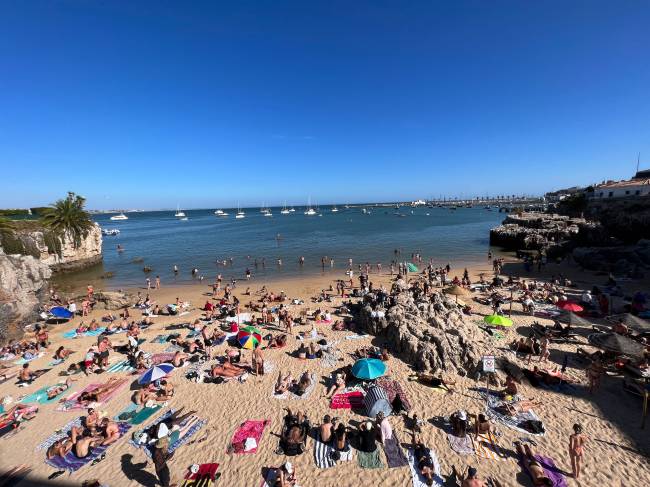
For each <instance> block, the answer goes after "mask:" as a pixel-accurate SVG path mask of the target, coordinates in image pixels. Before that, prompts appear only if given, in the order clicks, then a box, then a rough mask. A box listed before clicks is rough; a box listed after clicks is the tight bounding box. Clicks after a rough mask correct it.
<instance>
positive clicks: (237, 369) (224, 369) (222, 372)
mask: <svg viewBox="0 0 650 487" xmlns="http://www.w3.org/2000/svg"><path fill="white" fill-rule="evenodd" d="M245 373H246V368H245V367H244V366H241V365H233V364H231V363H230V362H224V364H223V365H215V366H214V367H212V370H210V375H211V376H212V377H239V376H241V375H244V374H245Z"/></svg>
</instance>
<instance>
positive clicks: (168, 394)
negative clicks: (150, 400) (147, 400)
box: [156, 379, 174, 402]
mask: <svg viewBox="0 0 650 487" xmlns="http://www.w3.org/2000/svg"><path fill="white" fill-rule="evenodd" d="M172 397H174V385H173V384H172V383H171V382H170V381H169V380H165V379H163V380H161V381H160V389H159V390H158V391H157V392H156V401H159V402H164V401H169V400H170V399H171V398H172Z"/></svg>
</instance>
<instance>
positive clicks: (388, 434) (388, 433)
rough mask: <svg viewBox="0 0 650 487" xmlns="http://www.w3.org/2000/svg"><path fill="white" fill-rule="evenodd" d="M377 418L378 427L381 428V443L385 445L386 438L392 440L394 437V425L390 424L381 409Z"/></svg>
mask: <svg viewBox="0 0 650 487" xmlns="http://www.w3.org/2000/svg"><path fill="white" fill-rule="evenodd" d="M376 420H377V429H378V430H379V436H380V439H381V443H382V444H383V445H385V444H386V440H390V439H392V438H393V427H392V426H391V425H390V422H389V421H388V418H387V417H386V416H385V415H384V413H382V412H381V411H379V412H378V413H377V418H376Z"/></svg>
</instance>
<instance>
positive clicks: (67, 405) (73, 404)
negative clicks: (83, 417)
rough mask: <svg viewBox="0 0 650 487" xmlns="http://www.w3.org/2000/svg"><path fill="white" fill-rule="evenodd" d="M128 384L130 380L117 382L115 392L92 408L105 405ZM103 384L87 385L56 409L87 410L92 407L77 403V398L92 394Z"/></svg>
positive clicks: (111, 392) (114, 387) (94, 404)
mask: <svg viewBox="0 0 650 487" xmlns="http://www.w3.org/2000/svg"><path fill="white" fill-rule="evenodd" d="M127 382H128V379H126V378H125V379H119V380H117V381H115V384H114V386H113V390H112V391H110V392H109V393H108V394H107V395H106V396H105V397H104V398H103V399H102V400H101V401H97V402H94V403H92V405H93V406H92V407H96V406H98V405H100V404H105V403H107V402H108V401H110V400H111V399H113V397H114V396H115V395H116V394H117V393H118V391H119V390H120V389H121V388H122V387H123V386H124V385H125V384H126V383H127ZM102 385H103V384H97V383H94V384H89V385H87V386H86V387H85V388H84V389H82V390H80V391H79V392H76V393H74V394H72V395H70V396H68V397H67V398H66V399H65V400H64V401H61V404H60V405H59V407H57V408H56V410H57V411H72V410H75V409H86V408H88V407H91V405H90V404H83V403H81V402H79V401H77V398H78V397H79V396H81V394H83V393H84V392H92V391H94V390H95V389H97V388H98V387H100V386H102Z"/></svg>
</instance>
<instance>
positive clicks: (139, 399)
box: [132, 386, 155, 405]
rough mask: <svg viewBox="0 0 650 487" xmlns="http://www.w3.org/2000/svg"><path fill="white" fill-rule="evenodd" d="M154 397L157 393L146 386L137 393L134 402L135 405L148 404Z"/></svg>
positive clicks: (134, 395)
mask: <svg viewBox="0 0 650 487" xmlns="http://www.w3.org/2000/svg"><path fill="white" fill-rule="evenodd" d="M154 397H155V393H154V392H153V391H152V390H150V388H149V386H146V387H143V388H142V389H138V390H137V391H135V393H134V394H133V398H132V400H133V402H134V403H135V404H138V405H142V404H146V403H147V401H148V400H149V399H153V398H154Z"/></svg>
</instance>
